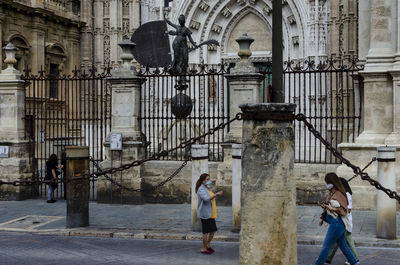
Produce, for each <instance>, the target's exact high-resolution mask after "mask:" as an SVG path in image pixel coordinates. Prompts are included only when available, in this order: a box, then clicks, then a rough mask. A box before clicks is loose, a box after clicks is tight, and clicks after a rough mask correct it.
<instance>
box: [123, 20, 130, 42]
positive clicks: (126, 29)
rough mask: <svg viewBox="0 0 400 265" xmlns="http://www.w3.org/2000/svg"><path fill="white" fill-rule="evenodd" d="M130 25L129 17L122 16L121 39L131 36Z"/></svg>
mask: <svg viewBox="0 0 400 265" xmlns="http://www.w3.org/2000/svg"><path fill="white" fill-rule="evenodd" d="M129 29H130V26H129V18H124V19H123V20H122V35H123V37H122V38H123V39H124V40H125V39H129V38H130V37H131V35H132V34H131V33H130V30H129Z"/></svg>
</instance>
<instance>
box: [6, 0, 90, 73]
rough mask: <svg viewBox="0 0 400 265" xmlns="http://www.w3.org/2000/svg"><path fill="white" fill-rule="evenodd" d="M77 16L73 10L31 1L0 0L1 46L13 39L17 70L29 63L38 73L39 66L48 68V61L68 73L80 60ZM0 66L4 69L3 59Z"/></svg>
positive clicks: (80, 24)
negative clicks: (16, 48)
mask: <svg viewBox="0 0 400 265" xmlns="http://www.w3.org/2000/svg"><path fill="white" fill-rule="evenodd" d="M79 19H80V18H79V17H78V16H77V15H76V14H74V13H72V12H69V11H60V10H56V9H52V8H49V7H41V6H33V4H32V3H31V2H30V1H27V2H26V4H18V3H15V2H6V1H1V0H0V32H1V33H0V41H1V43H2V46H4V45H5V44H7V43H8V42H10V41H12V42H13V43H14V45H15V46H17V47H18V48H19V50H18V51H17V55H16V58H17V60H18V63H17V65H16V68H17V69H18V70H20V71H22V70H24V69H25V68H27V67H28V68H29V69H31V70H32V73H34V74H37V72H38V70H40V67H43V68H45V69H47V70H49V67H50V64H57V65H58V68H59V70H60V71H61V72H63V73H71V71H72V70H73V69H74V67H75V66H79V64H80V53H79V49H80V33H79V32H80V27H81V26H82V23H81V22H80V20H79ZM1 53H3V51H2V50H0V55H2V54H1ZM0 61H1V60H0ZM0 67H1V69H4V68H5V65H4V63H2V62H0Z"/></svg>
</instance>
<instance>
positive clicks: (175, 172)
mask: <svg viewBox="0 0 400 265" xmlns="http://www.w3.org/2000/svg"><path fill="white" fill-rule="evenodd" d="M91 161H92V162H93V165H94V166H95V167H96V168H97V170H98V171H99V172H102V169H101V168H100V166H99V165H98V164H97V163H96V161H94V160H91ZM188 161H189V159H186V160H185V161H184V162H183V163H182V165H181V166H180V167H179V168H177V169H176V170H175V171H174V172H173V173H172V174H171V175H170V176H169V177H168V178H166V179H165V180H163V181H161V182H160V183H158V184H157V185H156V186H153V187H147V188H140V189H134V188H129V187H126V186H124V185H122V184H121V183H119V182H118V181H116V180H114V179H113V178H112V177H110V176H108V175H107V174H105V175H103V176H104V177H105V178H106V179H107V180H108V181H110V182H111V183H112V184H114V185H116V186H118V187H119V188H121V189H123V190H127V191H131V192H142V191H155V190H157V189H158V188H160V187H162V186H164V185H165V183H167V182H168V181H170V180H172V179H173V178H174V177H176V176H177V175H178V174H179V172H181V170H182V169H183V168H184V167H185V166H186V165H187V163H188Z"/></svg>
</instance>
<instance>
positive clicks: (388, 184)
mask: <svg viewBox="0 0 400 265" xmlns="http://www.w3.org/2000/svg"><path fill="white" fill-rule="evenodd" d="M395 169H396V147H378V181H379V182H380V183H381V184H382V186H384V187H385V188H388V189H391V190H393V191H396V172H395ZM396 206H397V202H396V200H394V199H391V198H389V197H388V196H387V194H386V193H384V192H383V191H378V200H377V206H376V216H377V220H376V237H378V238H385V239H396V235H397V233H396V231H397V230H396V228H397V223H396Z"/></svg>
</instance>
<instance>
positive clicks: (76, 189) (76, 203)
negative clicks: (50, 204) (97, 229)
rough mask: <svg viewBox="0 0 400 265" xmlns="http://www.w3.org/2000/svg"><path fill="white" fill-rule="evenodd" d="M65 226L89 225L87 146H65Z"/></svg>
mask: <svg viewBox="0 0 400 265" xmlns="http://www.w3.org/2000/svg"><path fill="white" fill-rule="evenodd" d="M65 153H66V159H67V172H68V175H67V183H66V185H67V228H74V227H83V226H88V225H89V197H90V187H89V186H90V184H89V176H86V177H83V178H82V176H84V175H85V174H87V173H89V147H88V146H66V147H65Z"/></svg>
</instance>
